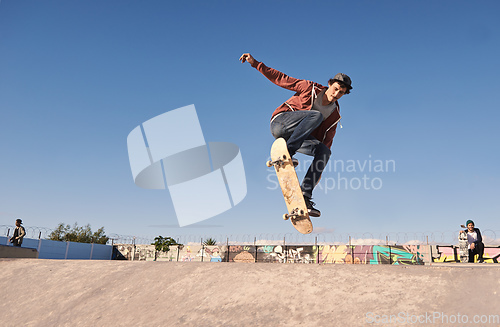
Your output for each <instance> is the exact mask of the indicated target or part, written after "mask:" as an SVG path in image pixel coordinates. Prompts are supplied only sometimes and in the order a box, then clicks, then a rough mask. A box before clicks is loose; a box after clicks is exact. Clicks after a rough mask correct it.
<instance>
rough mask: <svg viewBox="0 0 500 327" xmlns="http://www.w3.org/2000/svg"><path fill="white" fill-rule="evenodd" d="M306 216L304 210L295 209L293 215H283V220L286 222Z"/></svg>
mask: <svg viewBox="0 0 500 327" xmlns="http://www.w3.org/2000/svg"><path fill="white" fill-rule="evenodd" d="M304 215H305V212H304V210H302V209H299V208H295V209H293V210H292V213H290V214H288V213H285V214H284V215H283V219H284V220H288V219H290V218H296V217H300V216H304Z"/></svg>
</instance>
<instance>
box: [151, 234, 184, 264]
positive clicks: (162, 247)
mask: <svg viewBox="0 0 500 327" xmlns="http://www.w3.org/2000/svg"><path fill="white" fill-rule="evenodd" d="M151 245H154V246H155V260H156V255H157V253H158V252H165V254H166V253H168V251H170V245H179V246H182V244H179V243H177V242H176V241H175V240H174V239H173V238H171V237H163V236H161V235H160V236H157V237H155V242H154V243H151Z"/></svg>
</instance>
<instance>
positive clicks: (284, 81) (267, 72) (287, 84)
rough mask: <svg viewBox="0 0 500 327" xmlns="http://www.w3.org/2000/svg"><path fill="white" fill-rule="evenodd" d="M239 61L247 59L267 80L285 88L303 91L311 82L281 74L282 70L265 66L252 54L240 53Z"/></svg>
mask: <svg viewBox="0 0 500 327" xmlns="http://www.w3.org/2000/svg"><path fill="white" fill-rule="evenodd" d="M240 61H241V62H242V63H244V62H245V61H248V63H249V64H250V65H252V67H254V68H256V69H257V70H258V71H260V72H261V73H262V74H263V75H264V76H265V77H267V79H268V80H270V81H271V82H273V83H274V84H276V85H278V86H281V87H282V88H285V89H287V90H291V91H295V92H304V91H305V90H307V89H308V87H309V84H311V82H309V81H306V80H302V79H297V78H293V77H290V76H288V75H286V74H283V73H282V72H280V71H278V70H276V69H274V68H271V67H267V66H266V65H264V63H262V62H258V61H257V60H255V58H254V57H252V55H251V54H249V53H244V54H242V55H241V57H240Z"/></svg>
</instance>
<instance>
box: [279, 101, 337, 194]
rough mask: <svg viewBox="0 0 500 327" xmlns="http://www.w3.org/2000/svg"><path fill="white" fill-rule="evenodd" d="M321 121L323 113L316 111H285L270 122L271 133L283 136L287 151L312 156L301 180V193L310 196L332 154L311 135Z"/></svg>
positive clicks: (291, 153) (292, 153)
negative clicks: (311, 160)
mask: <svg viewBox="0 0 500 327" xmlns="http://www.w3.org/2000/svg"><path fill="white" fill-rule="evenodd" d="M322 122H323V115H322V114H321V113H320V112H318V111H309V110H308V111H286V112H283V113H282V114H280V115H279V116H277V117H276V118H275V119H274V120H273V121H272V122H271V133H272V134H273V136H274V137H275V138H280V137H282V138H284V139H285V140H286V144H287V147H288V152H290V155H291V156H293V155H294V154H295V153H296V152H300V153H303V154H305V155H308V156H313V157H314V159H313V162H312V163H311V166H309V169H308V170H307V173H306V175H305V177H304V180H303V181H302V185H301V188H302V194H304V196H307V197H310V198H311V197H312V191H313V189H314V187H315V186H316V184H317V183H318V182H319V180H320V178H321V174H322V173H323V170H324V169H325V167H326V164H327V163H328V160H329V159H330V155H331V154H332V153H331V151H330V149H329V148H328V147H327V146H326V145H325V144H323V143H322V142H321V141H319V140H317V139H316V138H315V137H313V136H311V133H312V132H313V131H314V130H315V129H316V128H317V127H318V126H319V125H320V124H321V123H322Z"/></svg>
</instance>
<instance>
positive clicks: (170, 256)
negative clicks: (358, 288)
mask: <svg viewBox="0 0 500 327" xmlns="http://www.w3.org/2000/svg"><path fill="white" fill-rule="evenodd" d="M115 250H116V251H115V252H116V255H115V256H114V258H115V259H125V260H146V261H153V260H156V261H181V262H247V263H254V262H267V263H305V264H311V263H312V264H334V263H347V264H391V265H422V264H424V263H430V262H460V254H459V252H458V248H457V247H456V246H453V245H445V246H441V245H390V246H389V245H351V246H350V245H318V246H315V245H260V246H254V245H230V246H229V247H228V246H226V245H223V246H202V245H184V246H172V247H170V251H169V252H168V253H163V252H155V249H154V246H153V245H135V246H134V245H130V244H117V245H115ZM484 259H485V261H486V262H488V263H498V262H499V260H500V247H486V248H485V250H484Z"/></svg>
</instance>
